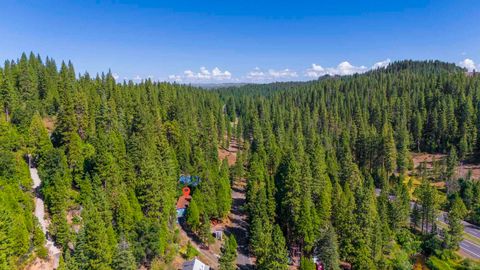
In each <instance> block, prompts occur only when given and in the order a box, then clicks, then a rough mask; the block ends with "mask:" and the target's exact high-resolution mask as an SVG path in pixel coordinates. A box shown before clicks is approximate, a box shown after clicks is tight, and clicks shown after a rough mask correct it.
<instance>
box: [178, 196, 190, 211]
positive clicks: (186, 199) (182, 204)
mask: <svg viewBox="0 0 480 270" xmlns="http://www.w3.org/2000/svg"><path fill="white" fill-rule="evenodd" d="M191 198H192V196H184V195H182V196H180V197H179V198H178V201H177V209H184V208H187V206H188V203H190V199H191Z"/></svg>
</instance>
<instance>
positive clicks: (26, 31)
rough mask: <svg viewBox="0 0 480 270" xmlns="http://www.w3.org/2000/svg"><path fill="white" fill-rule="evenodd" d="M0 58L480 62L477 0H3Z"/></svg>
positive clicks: (283, 65)
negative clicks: (30, 54) (28, 55)
mask: <svg viewBox="0 0 480 270" xmlns="http://www.w3.org/2000/svg"><path fill="white" fill-rule="evenodd" d="M0 6H1V8H0V60H5V59H16V58H18V57H19V56H20V54H21V53H22V52H24V51H26V52H30V51H33V52H35V53H39V54H40V55H42V56H47V55H48V56H50V57H53V58H54V59H56V60H57V61H60V60H72V62H73V63H74V65H75V67H76V71H77V72H82V73H83V72H85V71H88V72H89V73H90V74H95V73H97V72H102V71H108V69H111V70H112V72H113V73H115V75H116V76H118V80H123V79H124V78H127V79H136V80H137V81H138V80H139V79H142V78H147V77H149V76H150V77H152V78H153V79H155V80H177V81H181V82H194V83H203V82H205V83H207V82H208V83H209V82H236V81H248V82H252V81H253V82H257V81H258V82H265V81H277V80H308V79H314V78H315V77H316V76H319V75H323V74H327V73H328V74H350V73H354V72H364V71H366V70H368V69H370V68H372V67H373V66H374V65H377V66H382V65H385V64H387V63H388V60H390V61H394V60H402V59H440V60H444V61H449V62H455V63H457V64H459V65H460V64H461V65H465V66H467V67H469V68H474V67H475V68H479V66H478V63H476V62H475V61H476V60H478V61H479V62H480V1H476V0H472V1H462V0H455V1H451V0H449V1H447V0H435V1H427V0H415V1H414V0H404V1H387V0H384V1H374V0H363V1H360V0H358V1H353V0H351V1H348V0H344V1H320V0H317V1H303V0H297V1H285V2H282V1H260V0H257V1H249V0H244V1H225V0H223V1H206V0H204V1H188V0H183V1H180V0H177V1H10V0H7V1H2V3H1V4H0Z"/></svg>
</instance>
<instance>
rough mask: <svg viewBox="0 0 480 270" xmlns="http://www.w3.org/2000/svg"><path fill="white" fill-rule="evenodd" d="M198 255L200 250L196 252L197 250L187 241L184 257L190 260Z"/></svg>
mask: <svg viewBox="0 0 480 270" xmlns="http://www.w3.org/2000/svg"><path fill="white" fill-rule="evenodd" d="M198 255H200V252H198V250H197V249H196V248H195V247H194V246H192V243H190V241H189V242H188V244H187V250H186V252H185V259H187V260H191V259H193V258H195V257H196V256H198Z"/></svg>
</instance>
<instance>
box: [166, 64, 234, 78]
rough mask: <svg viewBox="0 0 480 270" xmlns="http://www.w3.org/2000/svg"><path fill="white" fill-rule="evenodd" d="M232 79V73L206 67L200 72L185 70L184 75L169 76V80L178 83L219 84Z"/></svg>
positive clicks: (201, 68)
mask: <svg viewBox="0 0 480 270" xmlns="http://www.w3.org/2000/svg"><path fill="white" fill-rule="evenodd" d="M231 79H232V73H230V71H228V70H225V71H222V70H220V69H219V68H218V67H215V68H214V69H212V70H208V69H207V68H206V67H200V71H198V72H194V71H192V70H189V69H188V70H185V71H184V72H183V74H182V75H175V74H173V75H169V76H168V80H170V81H177V82H185V81H186V82H212V81H213V82H215V81H216V82H218V81H229V80H231Z"/></svg>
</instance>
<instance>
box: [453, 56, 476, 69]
mask: <svg viewBox="0 0 480 270" xmlns="http://www.w3.org/2000/svg"><path fill="white" fill-rule="evenodd" d="M457 65H458V66H460V67H462V68H466V69H467V70H468V71H470V72H471V71H473V70H478V69H480V68H477V67H476V66H475V62H474V61H473V60H472V59H470V58H465V59H464V60H463V61H460V62H459V63H458V64H457Z"/></svg>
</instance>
